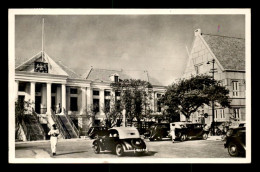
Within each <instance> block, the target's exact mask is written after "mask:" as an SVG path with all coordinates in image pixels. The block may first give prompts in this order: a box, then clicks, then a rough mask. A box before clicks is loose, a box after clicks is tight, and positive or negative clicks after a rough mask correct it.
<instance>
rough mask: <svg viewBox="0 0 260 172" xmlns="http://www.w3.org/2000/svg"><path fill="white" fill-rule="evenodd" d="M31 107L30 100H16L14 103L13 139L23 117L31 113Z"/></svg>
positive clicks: (16, 135)
mask: <svg viewBox="0 0 260 172" xmlns="http://www.w3.org/2000/svg"><path fill="white" fill-rule="evenodd" d="M31 105H32V103H31V102H30V100H29V101H24V100H19V99H18V100H17V101H16V102H15V138H17V137H18V132H19V129H20V126H21V125H22V121H23V119H24V118H25V115H26V114H29V113H31V112H32V109H31Z"/></svg>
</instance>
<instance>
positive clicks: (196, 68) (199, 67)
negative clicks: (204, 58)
mask: <svg viewBox="0 0 260 172" xmlns="http://www.w3.org/2000/svg"><path fill="white" fill-rule="evenodd" d="M201 66H202V65H197V66H195V71H196V74H200V72H201Z"/></svg>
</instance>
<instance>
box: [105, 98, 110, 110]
mask: <svg viewBox="0 0 260 172" xmlns="http://www.w3.org/2000/svg"><path fill="white" fill-rule="evenodd" d="M109 111H110V100H109V99H105V112H109Z"/></svg>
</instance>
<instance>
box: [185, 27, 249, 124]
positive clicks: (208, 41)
mask: <svg viewBox="0 0 260 172" xmlns="http://www.w3.org/2000/svg"><path fill="white" fill-rule="evenodd" d="M213 59H214V62H215V63H214V69H215V70H214V79H216V80H219V81H221V84H222V86H225V87H226V88H228V89H229V91H230V92H229V97H230V100H231V108H223V107H221V106H215V108H214V109H215V111H214V114H215V122H216V123H217V125H220V124H222V123H224V122H233V124H234V125H237V123H238V122H241V121H242V122H245V120H246V114H245V112H246V110H245V109H246V106H245V105H246V94H245V91H246V83H245V82H246V78H245V72H246V71H245V39H244V38H234V37H228V36H220V35H211V34H204V33H202V32H201V30H200V29H197V30H195V31H194V39H193V43H192V47H191V50H190V52H189V61H188V63H187V66H186V69H185V72H184V75H183V77H184V78H187V77H190V76H191V75H198V74H208V75H212V69H213V63H212V62H213ZM204 113H208V114H209V117H208V118H204V116H203V114H204ZM184 119H185V117H184V116H183V115H181V120H184ZM190 121H193V122H205V123H207V124H211V122H212V108H211V107H208V106H206V107H204V108H201V109H199V110H198V111H197V112H196V113H194V114H193V115H191V117H190Z"/></svg>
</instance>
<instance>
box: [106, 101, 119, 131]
mask: <svg viewBox="0 0 260 172" xmlns="http://www.w3.org/2000/svg"><path fill="white" fill-rule="evenodd" d="M122 111H123V107H122V106H121V104H120V101H119V100H115V99H114V97H113V96H111V98H110V102H109V103H108V102H107V104H105V106H104V109H103V112H104V113H105V116H106V119H105V125H106V127H108V128H112V127H114V126H116V125H120V124H121V123H122V117H123V114H122Z"/></svg>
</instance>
